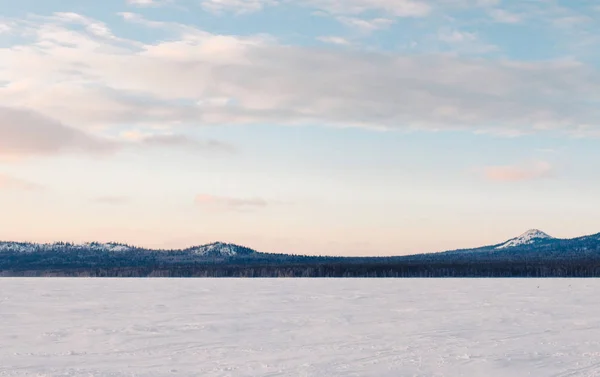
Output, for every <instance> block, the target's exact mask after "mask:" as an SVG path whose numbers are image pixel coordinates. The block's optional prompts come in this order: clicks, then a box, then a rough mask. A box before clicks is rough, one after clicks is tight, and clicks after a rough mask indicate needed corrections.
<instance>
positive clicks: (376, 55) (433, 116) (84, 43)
mask: <svg viewBox="0 0 600 377" xmlns="http://www.w3.org/2000/svg"><path fill="white" fill-rule="evenodd" d="M136 17H137V18H136V19H135V22H136V24H137V25H139V26H140V27H153V28H159V29H160V30H161V31H162V32H164V33H166V34H167V35H169V36H170V37H169V38H164V39H161V41H157V42H153V43H142V42H140V41H137V40H128V39H123V38H119V37H115V36H113V34H112V32H110V31H109V32H108V33H94V32H92V31H91V30H89V29H88V28H84V29H83V30H81V29H80V28H74V27H71V24H70V22H71V21H68V20H67V19H66V18H65V17H55V18H52V19H44V18H42V19H41V21H39V19H38V18H36V19H35V20H36V23H34V24H31V22H29V23H27V24H26V25H21V33H22V36H23V38H27V37H28V36H33V39H32V40H29V41H28V42H26V43H22V44H20V45H18V46H14V47H12V48H0V81H2V82H8V84H7V85H4V86H2V87H0V103H3V104H5V105H7V106H15V105H19V106H22V107H27V108H30V109H35V110H36V111H37V112H39V113H41V114H44V115H45V116H47V117H51V118H53V119H56V120H58V121H59V122H60V123H61V124H69V125H73V126H75V127H77V128H78V129H84V130H102V129H110V128H111V127H118V126H120V125H123V124H128V125H130V126H132V127H138V126H139V127H145V126H148V125H155V124H161V125H162V126H163V127H164V128H165V129H169V130H176V129H177V127H181V125H185V126H189V127H194V126H195V127H201V126H205V125H230V124H265V123H266V124H320V125H330V126H355V127H367V128H378V129H424V130H472V131H475V132H493V133H499V134H503V133H506V132H507V131H510V132H515V131H519V132H534V131H543V130H560V131H564V132H574V131H575V130H582V129H585V130H588V131H593V130H594V129H600V127H599V124H598V119H600V106H598V103H599V102H600V91H598V88H599V87H600V74H599V72H598V70H597V69H596V68H594V67H591V66H587V65H585V64H583V63H580V62H578V61H575V60H568V59H565V60H554V61H536V62H519V61H513V60H508V59H503V60H496V61H495V60H490V59H481V58H464V57H459V56H455V55H450V54H423V55H414V54H412V55H402V54H398V53H392V52H386V53H380V52H373V51H356V50H347V49H334V50H326V49H323V48H322V47H321V48H312V47H303V46H291V45H285V44H280V43H278V42H277V41H275V40H273V38H270V37H268V36H264V35H255V36H244V37H241V36H235V35H216V34H211V33H208V32H205V31H203V30H199V29H197V28H194V27H191V26H189V25H180V24H174V23H153V21H147V20H144V19H142V18H141V17H140V16H136ZM71 18H72V17H71ZM92 22H94V21H92ZM142 22H144V23H146V24H143V23H142ZM150 25H151V26H150ZM99 34H103V35H99ZM482 83H485V85H483V84H482ZM0 119H1V118H0ZM174 133H177V132H176V131H174ZM82 137H83V136H80V137H79V138H80V139H81V138H82ZM84 139H85V138H84ZM85 140H88V141H87V142H89V143H92V145H96V148H99V149H102V148H100V147H99V146H100V145H103V144H102V143H99V141H98V140H96V141H91V140H95V139H85ZM98 143H99V144H98ZM75 144H77V143H75ZM51 145H55V144H51ZM61 145H62V144H61ZM71 145H73V142H71ZM55 148H56V147H55Z"/></svg>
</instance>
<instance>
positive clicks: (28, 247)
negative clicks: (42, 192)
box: [0, 242, 135, 253]
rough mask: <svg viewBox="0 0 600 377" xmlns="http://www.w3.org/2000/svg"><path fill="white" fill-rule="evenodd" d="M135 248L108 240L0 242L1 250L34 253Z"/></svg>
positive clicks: (121, 250) (108, 250)
mask: <svg viewBox="0 0 600 377" xmlns="http://www.w3.org/2000/svg"><path fill="white" fill-rule="evenodd" d="M133 249H135V248H134V247H132V246H129V245H125V244H120V243H115V242H108V243H100V242H86V243H80V244H77V243H69V242H55V243H31V242H0V253H1V252H16V253H34V252H42V251H50V250H52V251H65V250H88V251H106V252H115V253H116V252H126V251H131V250H133Z"/></svg>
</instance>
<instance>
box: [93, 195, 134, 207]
mask: <svg viewBox="0 0 600 377" xmlns="http://www.w3.org/2000/svg"><path fill="white" fill-rule="evenodd" d="M130 201H131V198H130V197H128V196H111V195H108V196H99V197H97V198H93V199H92V202H94V203H99V204H109V205H123V204H127V203H129V202H130Z"/></svg>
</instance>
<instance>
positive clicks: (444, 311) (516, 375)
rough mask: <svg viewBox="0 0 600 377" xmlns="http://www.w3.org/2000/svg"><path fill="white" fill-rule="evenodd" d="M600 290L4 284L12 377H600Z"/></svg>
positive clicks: (425, 282) (533, 285)
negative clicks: (599, 292) (599, 297)
mask: <svg viewBox="0 0 600 377" xmlns="http://www.w3.org/2000/svg"><path fill="white" fill-rule="evenodd" d="M599 289H600V281H598V280H585V279H580V280H577V279H572V280H571V279H547V280H536V279H523V280H520V279H455V280H454V279H437V280H435V279H432V280H429V279H398V280H393V279H57V278H54V279H42V278H39V279H8V278H5V279H0V376H319V377H322V376H348V377H349V376H376V377H387V376H389V377H392V376H394V377H398V376H400V377H404V376H406V377H409V376H410V377H412V376H422V377H433V376H448V377H458V376H464V377H478V376H485V377H500V376H502V377H507V376H511V377H521V376H564V377H566V376H571V377H572V376H581V377H590V376H600V316H599V315H598V314H599V313H600V301H598V299H597V292H598V291H599Z"/></svg>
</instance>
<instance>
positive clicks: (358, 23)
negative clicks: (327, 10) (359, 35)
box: [338, 17, 394, 32]
mask: <svg viewBox="0 0 600 377" xmlns="http://www.w3.org/2000/svg"><path fill="white" fill-rule="evenodd" d="M338 21H339V22H341V23H343V24H344V25H347V26H350V27H353V28H357V29H359V30H361V31H363V32H371V31H375V30H379V29H385V28H387V27H389V26H390V25H392V24H393V23H394V20H390V19H389V18H373V19H362V18H356V17H338Z"/></svg>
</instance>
